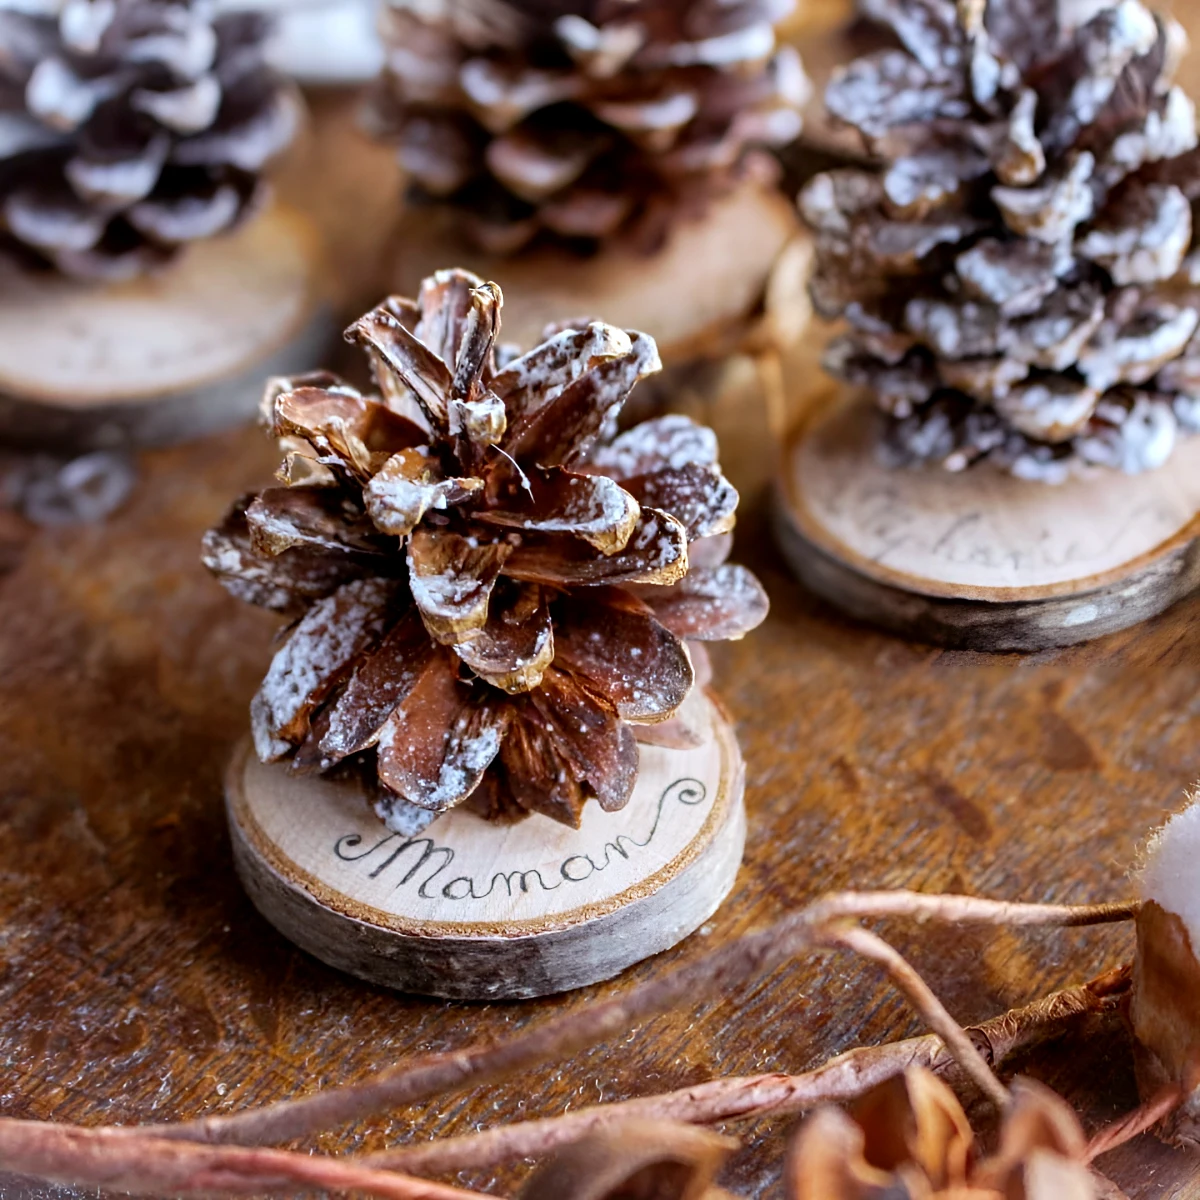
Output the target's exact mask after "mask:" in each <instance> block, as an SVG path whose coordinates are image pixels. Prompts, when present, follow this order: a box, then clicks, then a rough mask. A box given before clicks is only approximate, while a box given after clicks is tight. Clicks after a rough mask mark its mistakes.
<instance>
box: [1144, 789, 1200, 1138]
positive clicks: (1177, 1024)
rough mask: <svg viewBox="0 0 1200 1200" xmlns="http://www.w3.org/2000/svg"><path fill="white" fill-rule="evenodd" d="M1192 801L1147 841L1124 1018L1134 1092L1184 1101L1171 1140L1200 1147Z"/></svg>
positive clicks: (1197, 810)
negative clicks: (1171, 1093) (1166, 1093)
mask: <svg viewBox="0 0 1200 1200" xmlns="http://www.w3.org/2000/svg"><path fill="white" fill-rule="evenodd" d="M1198 852H1200V804H1197V803H1193V804H1192V805H1191V806H1190V807H1189V808H1186V809H1184V810H1183V811H1182V812H1180V813H1177V814H1176V815H1175V816H1173V817H1172V818H1171V819H1170V820H1169V821H1168V822H1167V823H1166V824H1165V825H1164V826H1163V827H1162V828H1161V829H1159V830H1158V831H1157V832H1156V833H1155V834H1154V836H1153V837H1152V838H1151V839H1150V841H1149V843H1148V844H1147V847H1146V851H1145V858H1144V861H1143V865H1142V869H1141V871H1140V872H1139V874H1138V879H1137V882H1138V892H1139V895H1140V896H1141V899H1142V902H1143V903H1142V908H1141V911H1140V912H1139V913H1138V916H1137V957H1136V958H1135V959H1134V965H1133V992H1132V995H1131V999H1130V1006H1129V1019H1130V1024H1131V1025H1132V1028H1133V1034H1134V1037H1135V1039H1136V1042H1135V1050H1136V1057H1135V1063H1136V1066H1137V1075H1138V1087H1139V1089H1140V1091H1141V1092H1142V1096H1143V1099H1145V1100H1149V1099H1151V1098H1152V1097H1153V1096H1154V1095H1155V1094H1156V1093H1158V1092H1159V1091H1161V1089H1163V1088H1164V1087H1170V1086H1177V1087H1181V1088H1183V1089H1184V1092H1185V1094H1186V1095H1187V1099H1186V1100H1185V1101H1184V1103H1183V1104H1182V1105H1181V1106H1180V1107H1179V1108H1178V1109H1176V1110H1175V1111H1174V1112H1173V1113H1171V1114H1170V1116H1168V1117H1167V1118H1166V1121H1165V1123H1164V1126H1163V1132H1164V1133H1165V1135H1166V1136H1167V1137H1168V1138H1170V1139H1171V1140H1172V1141H1175V1142H1179V1143H1182V1144H1184V1145H1189V1146H1195V1145H1200V1094H1198V1093H1197V1088H1198V1087H1200V1012H1198V1011H1197V1005H1196V997H1197V996H1200V961H1198V960H1197V958H1196V951H1195V947H1196V946H1197V944H1200V940H1198V939H1200V897H1198V896H1197V892H1196V886H1195V879H1196V856H1197V853H1198Z"/></svg>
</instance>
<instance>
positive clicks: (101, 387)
mask: <svg viewBox="0 0 1200 1200" xmlns="http://www.w3.org/2000/svg"><path fill="white" fill-rule="evenodd" d="M321 275H322V269H321V255H320V252H319V239H318V237H317V235H316V233H315V231H314V230H313V229H312V227H311V226H310V224H309V223H308V221H307V220H306V219H305V218H303V217H301V216H300V215H299V214H298V213H295V212H293V211H291V210H289V209H286V208H283V207H280V206H274V207H272V208H270V209H269V210H267V211H266V212H265V213H263V214H261V215H260V216H258V217H256V218H255V219H254V220H252V221H250V222H248V223H247V224H246V225H245V226H243V227H242V228H241V229H239V230H238V231H237V232H235V233H233V234H230V235H229V236H226V237H216V238H211V239H209V240H206V241H204V242H199V243H197V244H196V245H195V246H192V247H191V248H190V249H189V250H187V251H186V252H185V253H183V254H182V255H181V256H180V258H179V259H178V261H176V262H174V263H172V264H170V265H169V266H168V267H166V268H165V269H164V270H163V271H162V272H161V273H160V274H157V275H153V276H149V277H146V278H140V279H135V280H130V281H128V282H123V283H113V284H83V283H79V282H77V281H72V280H68V279H63V278H61V277H60V276H57V275H53V274H50V273H46V274H29V273H24V272H20V271H18V270H16V268H14V267H12V266H8V267H6V268H0V436H5V437H6V438H8V439H10V440H16V441H22V442H27V443H46V442H56V443H68V444H71V445H84V446H86V445H93V446H103V445H113V444H119V443H123V442H135V443H138V444H157V443H162V442H168V441H173V440H177V439H178V438H181V437H188V436H198V435H200V434H202V433H207V432H210V431H212V430H215V429H217V428H220V427H221V426H223V425H226V424H230V423H232V422H234V421H236V420H241V419H245V418H247V417H249V416H251V415H253V413H254V412H255V411H256V409H257V405H258V399H259V396H260V395H261V393H262V384H263V381H264V379H265V378H266V376H268V375H270V374H276V373H281V372H285V371H291V370H299V369H301V368H304V367H310V366H313V365H314V364H315V363H316V362H317V361H319V358H320V356H321V350H322V348H323V346H324V344H325V342H326V341H327V339H328V337H329V333H330V315H329V313H328V312H327V311H324V310H323V307H322V302H321V295H322V292H321V282H320V281H321Z"/></svg>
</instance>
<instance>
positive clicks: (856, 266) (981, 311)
mask: <svg viewBox="0 0 1200 1200" xmlns="http://www.w3.org/2000/svg"><path fill="white" fill-rule="evenodd" d="M870 7H871V13H872V16H874V17H876V18H879V19H880V20H882V21H883V22H884V23H885V24H886V25H887V26H889V27H890V29H891V31H892V33H893V34H894V36H895V38H896V39H897V44H896V45H894V46H892V47H889V48H886V49H883V50H880V51H878V52H876V53H873V54H870V55H867V56H865V57H863V58H860V59H858V60H856V61H855V62H853V63H852V64H851V65H849V66H848V67H846V68H845V69H843V70H842V71H840V72H839V73H838V74H837V75H836V76H835V78H834V80H833V82H832V83H831V84H830V86H829V89H828V92H827V95H826V103H827V106H828V108H829V110H830V112H831V113H832V114H833V115H834V116H835V117H837V118H838V119H840V120H841V121H842V122H844V123H846V124H848V125H850V126H852V127H853V128H855V129H857V130H858V132H859V133H860V134H861V135H862V137H863V139H864V142H865V144H866V145H867V147H868V148H869V149H870V151H871V152H872V153H873V154H875V155H878V156H879V157H880V158H881V159H882V160H883V162H884V170H883V172H882V173H881V174H876V173H874V172H870V171H864V170H855V169H846V170H836V171H832V172H828V173H826V174H824V175H821V176H818V177H817V178H816V179H815V180H814V181H812V182H811V183H810V184H809V185H808V186H807V187H806V189H805V190H804V192H803V194H802V196H801V211H802V214H803V215H804V217H805V218H806V219H807V221H808V222H809V223H810V224H811V225H812V226H813V228H814V229H815V230H816V231H817V242H818V245H817V258H818V262H817V269H816V272H815V275H814V279H813V282H812V295H813V299H814V303H815V306H816V308H817V309H818V311H819V312H821V313H822V314H823V315H825V316H828V317H841V318H845V320H846V321H847V322H848V324H849V326H850V330H849V332H848V333H847V334H846V335H845V336H843V337H840V338H838V339H837V340H836V341H835V342H834V343H833V344H832V345H831V346H830V348H829V353H828V356H827V367H828V369H829V370H830V371H831V372H832V373H833V374H835V375H836V376H838V377H839V378H841V379H843V380H845V381H847V382H849V383H851V384H853V385H855V386H862V387H865V388H868V389H870V390H871V392H873V394H874V396H875V397H876V399H877V401H878V403H879V405H880V406H881V407H882V408H883V409H884V410H885V411H886V412H887V413H888V414H889V415H890V417H891V418H892V420H891V425H890V433H889V437H888V449H889V451H890V455H891V458H892V460H893V461H895V462H897V463H909V462H934V463H940V464H942V465H943V466H945V467H947V468H949V469H951V470H961V469H962V468H964V467H966V466H968V465H970V464H971V463H974V462H977V461H980V460H982V459H988V460H991V461H993V462H995V463H997V464H999V465H1001V466H1003V467H1005V468H1007V469H1008V470H1010V471H1012V472H1013V473H1014V474H1016V475H1018V476H1021V477H1023V478H1030V479H1041V480H1046V481H1050V482H1057V481H1060V480H1062V479H1064V478H1065V477H1066V476H1067V475H1068V474H1070V473H1071V472H1072V471H1074V470H1076V469H1078V468H1080V467H1083V466H1088V465H1102V466H1108V467H1115V468H1119V469H1121V470H1124V471H1129V472H1135V471H1142V470H1147V469H1150V468H1153V467H1156V466H1159V465H1160V464H1161V463H1162V462H1163V461H1164V460H1165V459H1166V458H1167V456H1168V455H1169V454H1170V453H1171V450H1172V448H1173V446H1174V444H1175V440H1176V435H1177V433H1178V431H1179V430H1180V429H1181V428H1182V429H1184V430H1189V431H1190V430H1195V429H1197V428H1200V376H1198V375H1197V370H1196V364H1197V361H1198V353H1200V336H1198V335H1197V331H1198V326H1200V298H1198V297H1200V293H1197V291H1196V283H1197V280H1198V279H1200V274H1198V272H1200V258H1198V257H1197V254H1196V252H1195V250H1194V248H1193V246H1194V239H1193V224H1194V221H1193V203H1194V201H1195V200H1196V199H1197V197H1200V155H1198V153H1197V151H1196V144H1197V139H1196V117H1195V110H1194V106H1193V104H1192V102H1191V101H1190V100H1189V99H1188V98H1187V97H1186V96H1185V95H1184V93H1183V92H1182V91H1181V90H1180V89H1179V88H1178V87H1174V86H1172V78H1173V75H1174V73H1175V68H1176V65H1177V63H1178V61H1179V58H1180V56H1181V54H1182V51H1183V48H1184V44H1185V40H1186V39H1184V37H1183V35H1182V30H1181V29H1180V27H1179V26H1178V25H1177V24H1176V23H1175V22H1174V21H1173V20H1171V19H1169V18H1165V17H1157V16H1155V15H1153V14H1152V13H1151V12H1150V11H1149V10H1148V9H1146V8H1145V7H1144V6H1143V5H1142V4H1141V3H1139V2H1138V0H1115V2H1113V3H1099V4H1089V5H1083V6H1074V7H1072V6H1068V5H1055V4H1046V5H1040V6H1030V5H1027V4H1023V3H1019V2H1018V0H992V2H991V3H989V4H986V5H984V4H960V5H955V4H954V3H952V2H951V0H917V2H916V3H907V2H906V3H898V2H896V0H877V2H875V3H873V4H872V5H871V6H870Z"/></svg>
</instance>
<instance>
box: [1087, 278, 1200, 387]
mask: <svg viewBox="0 0 1200 1200" xmlns="http://www.w3.org/2000/svg"><path fill="white" fill-rule="evenodd" d="M1111 303H1114V301H1112V300H1110V304H1111ZM1198 322H1200V310H1197V309H1196V308H1194V307H1192V306H1191V305H1176V304H1171V303H1168V302H1166V301H1162V300H1155V299H1153V298H1150V299H1148V300H1146V301H1145V302H1144V303H1142V304H1139V306H1138V308H1137V309H1136V310H1135V312H1134V313H1133V315H1132V316H1131V317H1130V318H1129V319H1128V320H1124V321H1122V320H1120V319H1117V320H1107V321H1105V322H1104V324H1103V326H1101V327H1100V328H1099V330H1098V332H1097V333H1096V335H1095V336H1094V337H1093V338H1092V340H1091V341H1090V342H1089V343H1088V345H1087V347H1086V349H1085V350H1084V351H1083V353H1082V354H1081V355H1080V356H1079V369H1080V371H1081V372H1082V373H1083V375H1084V378H1085V379H1086V380H1087V381H1088V383H1089V384H1090V385H1091V386H1092V387H1094V388H1096V389H1097V390H1098V391H1105V390H1107V389H1108V388H1110V387H1113V386H1114V385H1115V384H1118V383H1145V382H1146V381H1147V380H1149V379H1152V378H1153V377H1154V375H1155V373H1156V372H1157V371H1158V370H1159V368H1160V367H1162V366H1164V365H1165V364H1166V363H1168V362H1170V361H1171V359H1173V358H1176V357H1177V356H1178V355H1179V354H1181V353H1182V352H1183V350H1184V347H1186V346H1187V344H1188V342H1189V341H1190V340H1191V337H1192V335H1193V334H1194V333H1195V332H1196V328H1197V323H1198Z"/></svg>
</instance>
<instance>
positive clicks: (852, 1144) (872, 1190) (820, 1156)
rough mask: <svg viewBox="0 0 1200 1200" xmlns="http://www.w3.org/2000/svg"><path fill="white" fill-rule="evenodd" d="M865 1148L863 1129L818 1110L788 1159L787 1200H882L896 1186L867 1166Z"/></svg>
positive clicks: (831, 1112) (832, 1112)
mask: <svg viewBox="0 0 1200 1200" xmlns="http://www.w3.org/2000/svg"><path fill="white" fill-rule="evenodd" d="M864 1146H865V1138H864V1136H863V1131H862V1129H860V1128H859V1126H858V1125H856V1124H855V1122H854V1121H852V1120H851V1119H850V1118H849V1117H848V1116H847V1115H846V1114H845V1113H844V1112H842V1111H840V1110H839V1109H836V1108H819V1109H817V1111H816V1112H814V1113H813V1114H812V1116H810V1117H809V1118H808V1119H807V1120H806V1121H805V1122H804V1124H803V1125H802V1126H801V1127H800V1132H799V1133H798V1134H797V1135H796V1138H795V1140H794V1141H793V1142H792V1146H791V1150H790V1151H789V1153H788V1159H787V1166H786V1168H785V1185H786V1189H787V1196H788V1200H887V1197H888V1194H889V1193H892V1194H895V1188H894V1187H893V1184H894V1183H895V1180H894V1179H893V1177H892V1176H890V1175H889V1174H888V1172H886V1171H883V1170H880V1169H879V1168H878V1167H874V1166H872V1165H871V1164H870V1163H868V1162H867V1160H866V1158H865V1157H864ZM901 1186H903V1185H901ZM900 1195H904V1193H903V1192H901V1193H900Z"/></svg>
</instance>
